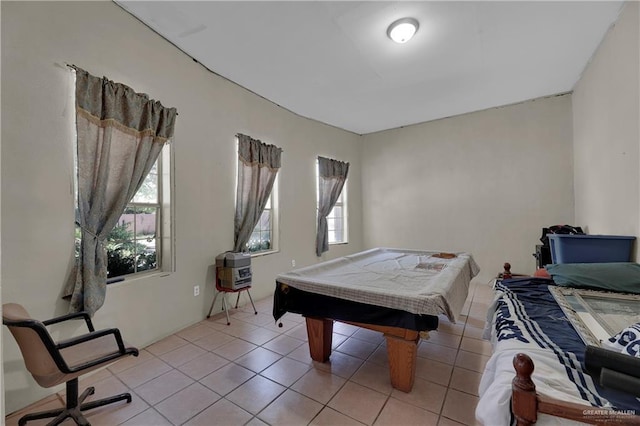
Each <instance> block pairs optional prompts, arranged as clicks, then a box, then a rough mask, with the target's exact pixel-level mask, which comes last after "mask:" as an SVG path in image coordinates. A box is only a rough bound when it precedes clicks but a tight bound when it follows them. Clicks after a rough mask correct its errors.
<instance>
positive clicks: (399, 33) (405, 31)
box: [387, 18, 420, 44]
mask: <svg viewBox="0 0 640 426" xmlns="http://www.w3.org/2000/svg"><path fill="white" fill-rule="evenodd" d="M419 26H420V25H419V24H418V21H417V20H416V19H414V18H402V19H398V20H397V21H394V22H393V23H392V24H391V25H389V28H387V35H388V36H389V38H390V39H391V40H393V41H395V42H396V43H400V44H402V43H406V42H408V41H409V40H411V37H413V36H414V34H415V33H416V32H417V31H418V27H419Z"/></svg>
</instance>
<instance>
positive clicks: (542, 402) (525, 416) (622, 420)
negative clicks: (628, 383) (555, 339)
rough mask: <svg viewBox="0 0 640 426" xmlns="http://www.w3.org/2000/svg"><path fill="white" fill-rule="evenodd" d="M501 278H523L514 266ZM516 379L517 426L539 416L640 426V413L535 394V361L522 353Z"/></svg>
mask: <svg viewBox="0 0 640 426" xmlns="http://www.w3.org/2000/svg"><path fill="white" fill-rule="evenodd" d="M504 266H505V270H504V272H503V273H502V274H501V278H511V277H516V276H524V275H520V274H512V273H511V265H509V264H508V263H505V265H504ZM513 367H514V369H515V371H516V375H515V377H514V378H513V381H512V383H511V411H512V412H513V416H514V418H515V420H516V424H517V425H518V426H531V425H534V424H535V423H536V422H537V420H538V413H543V414H548V415H551V416H555V417H562V418H565V419H570V420H575V421H578V422H582V423H588V424H594V425H614V424H615V425H640V413H635V415H632V414H629V413H625V412H610V413H609V412H606V409H604V408H598V407H589V406H587V405H582V404H576V403H573V402H569V401H562V400H559V399H556V398H551V397H548V396H544V395H540V394H538V393H536V385H535V384H534V383H533V380H531V374H532V373H533V370H534V365H533V361H532V360H531V358H530V357H529V356H528V355H526V354H523V353H519V354H517V355H516V356H515V357H513Z"/></svg>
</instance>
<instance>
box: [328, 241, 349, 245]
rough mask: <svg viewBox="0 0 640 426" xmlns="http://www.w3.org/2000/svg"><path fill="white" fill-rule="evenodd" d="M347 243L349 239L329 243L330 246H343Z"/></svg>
mask: <svg viewBox="0 0 640 426" xmlns="http://www.w3.org/2000/svg"><path fill="white" fill-rule="evenodd" d="M347 244H349V241H342V242H339V243H329V245H330V246H344V245H347Z"/></svg>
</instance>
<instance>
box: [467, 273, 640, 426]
mask: <svg viewBox="0 0 640 426" xmlns="http://www.w3.org/2000/svg"><path fill="white" fill-rule="evenodd" d="M549 285H553V281H551V280H549V279H544V278H530V277H527V278H517V279H510V280H504V281H502V282H500V281H498V282H497V283H496V299H495V300H494V302H493V304H492V306H491V307H490V308H489V312H488V318H487V329H486V330H485V335H487V334H489V336H490V339H491V342H492V344H493V355H492V357H491V358H490V359H489V362H488V363H487V365H486V367H485V371H484V374H483V376H482V380H481V382H480V387H479V395H480V400H479V402H478V406H477V409H476V417H477V418H478V420H479V421H480V422H482V423H483V424H484V425H487V426H493V425H505V426H506V425H509V424H511V423H512V418H511V409H510V404H511V381H512V380H513V377H514V375H515V370H514V368H513V357H514V356H515V355H516V354H517V353H520V352H522V353H525V354H527V355H529V356H530V357H531V359H532V360H533V363H534V365H535V370H534V372H533V375H532V379H533V381H534V383H535V385H536V391H537V392H538V393H539V394H542V395H546V396H548V397H553V398H558V399H560V400H563V401H571V402H574V403H577V404H584V405H585V408H586V409H588V408H589V406H592V407H606V408H612V409H615V410H634V411H635V413H636V414H640V399H638V398H635V397H633V396H631V395H628V394H624V393H622V392H618V391H614V390H609V389H603V388H602V387H600V386H599V385H597V384H596V383H594V382H593V380H592V379H591V376H589V375H588V374H587V373H586V371H585V369H584V351H585V345H584V343H583V341H582V339H581V338H580V336H579V335H578V334H577V333H576V331H575V330H574V328H573V326H572V325H571V323H570V322H569V320H568V319H567V318H566V317H565V315H564V313H563V312H562V309H561V308H560V307H559V306H558V304H557V303H556V301H555V299H554V298H553V296H552V295H551V293H550V292H549V290H548V286H549ZM489 336H486V337H489ZM543 419H544V420H546V421H545V422H543V423H545V424H576V422H571V421H568V420H567V421H565V420H563V419H558V418H555V417H550V416H541V417H540V419H539V423H541V421H542V420H543Z"/></svg>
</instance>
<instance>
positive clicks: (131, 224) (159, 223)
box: [76, 143, 173, 278]
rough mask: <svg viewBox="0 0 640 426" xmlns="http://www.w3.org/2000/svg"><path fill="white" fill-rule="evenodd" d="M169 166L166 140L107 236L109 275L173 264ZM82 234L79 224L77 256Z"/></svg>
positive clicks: (114, 275) (155, 269)
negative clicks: (154, 161)
mask: <svg viewBox="0 0 640 426" xmlns="http://www.w3.org/2000/svg"><path fill="white" fill-rule="evenodd" d="M170 170H171V145H170V143H167V144H166V145H165V147H164V149H163V150H162V153H161V154H160V155H159V156H158V159H157V160H156V163H155V164H154V166H153V168H152V169H151V171H150V172H149V174H148V175H147V177H146V178H145V180H144V182H143V183H142V186H140V188H139V189H138V192H137V193H136V195H135V196H134V197H133V199H132V200H131V201H130V202H129V204H127V206H126V207H125V209H124V211H123V213H122V215H121V216H120V219H118V223H117V224H116V226H114V228H113V230H112V231H111V232H110V233H109V235H108V236H107V239H106V241H105V248H106V250H107V262H108V263H107V278H118V277H124V276H128V275H134V274H138V273H141V272H147V271H158V270H169V269H171V268H172V264H173V262H172V257H171V238H170V236H171V226H170V224H171V208H170V206H171V204H170V194H171V191H170V188H171V181H170V178H171V173H170ZM76 203H77V196H76ZM76 208H77V206H76ZM80 238H81V233H80V228H79V227H78V226H76V256H79V251H80Z"/></svg>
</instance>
